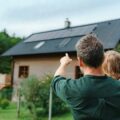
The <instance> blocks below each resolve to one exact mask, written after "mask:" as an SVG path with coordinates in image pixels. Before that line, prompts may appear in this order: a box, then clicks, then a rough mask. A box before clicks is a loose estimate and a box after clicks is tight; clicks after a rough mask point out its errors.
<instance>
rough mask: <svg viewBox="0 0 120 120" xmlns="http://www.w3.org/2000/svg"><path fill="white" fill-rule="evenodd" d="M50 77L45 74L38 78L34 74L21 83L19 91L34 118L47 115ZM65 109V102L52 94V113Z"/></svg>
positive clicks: (61, 111) (59, 112) (60, 112)
mask: <svg viewBox="0 0 120 120" xmlns="http://www.w3.org/2000/svg"><path fill="white" fill-rule="evenodd" d="M52 78H53V76H52V75H45V76H43V77H42V78H41V79H40V80H38V78H36V77H35V76H30V77H28V78H27V79H25V80H23V81H22V83H21V93H22V95H23V96H24V98H25V101H26V104H27V107H28V109H29V110H30V112H31V114H33V118H35V119H37V118H38V117H40V116H44V115H48V106H49V89H50V83H51V80H52ZM67 110H68V109H67V107H66V105H65V103H63V102H62V101H61V100H60V99H59V98H58V97H56V96H55V95H54V94H53V115H55V114H62V113H64V112H66V111H67Z"/></svg>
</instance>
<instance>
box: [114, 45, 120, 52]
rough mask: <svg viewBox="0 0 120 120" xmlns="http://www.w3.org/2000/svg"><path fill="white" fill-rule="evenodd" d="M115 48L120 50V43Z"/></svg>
mask: <svg viewBox="0 0 120 120" xmlns="http://www.w3.org/2000/svg"><path fill="white" fill-rule="evenodd" d="M115 50H116V51H118V52H120V43H119V44H118V45H117V46H116V48H115Z"/></svg>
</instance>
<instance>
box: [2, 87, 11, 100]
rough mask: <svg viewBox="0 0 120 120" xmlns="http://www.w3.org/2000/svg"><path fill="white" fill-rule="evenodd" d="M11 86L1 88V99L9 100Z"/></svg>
mask: <svg viewBox="0 0 120 120" xmlns="http://www.w3.org/2000/svg"><path fill="white" fill-rule="evenodd" d="M12 91H13V89H12V87H5V88H3V89H2V90H0V97H1V98H2V99H4V98H5V99H7V100H11V97H12Z"/></svg>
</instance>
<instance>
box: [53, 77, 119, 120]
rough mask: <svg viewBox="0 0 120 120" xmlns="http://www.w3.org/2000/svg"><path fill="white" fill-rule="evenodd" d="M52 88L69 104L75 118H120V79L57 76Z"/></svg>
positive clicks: (86, 119) (111, 119) (85, 119)
mask: <svg viewBox="0 0 120 120" xmlns="http://www.w3.org/2000/svg"><path fill="white" fill-rule="evenodd" d="M52 88H53V90H54V91H55V93H56V94H57V96H58V97H60V98H61V99H62V100H64V101H66V102H67V103H68V104H69V106H70V108H71V110H72V113H73V117H74V120H120V81H117V80H114V79H112V78H111V77H107V76H91V75H86V76H84V77H81V78H79V79H76V80H73V79H70V78H65V77H62V76H56V77H54V79H53V81H52Z"/></svg>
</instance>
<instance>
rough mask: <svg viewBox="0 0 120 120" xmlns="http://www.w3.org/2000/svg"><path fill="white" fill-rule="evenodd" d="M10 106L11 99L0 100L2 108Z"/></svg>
mask: <svg viewBox="0 0 120 120" xmlns="http://www.w3.org/2000/svg"><path fill="white" fill-rule="evenodd" d="M8 106H9V100H7V99H1V100H0V107H1V108H2V109H6V108H7V107H8Z"/></svg>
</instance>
